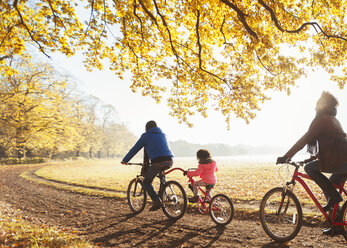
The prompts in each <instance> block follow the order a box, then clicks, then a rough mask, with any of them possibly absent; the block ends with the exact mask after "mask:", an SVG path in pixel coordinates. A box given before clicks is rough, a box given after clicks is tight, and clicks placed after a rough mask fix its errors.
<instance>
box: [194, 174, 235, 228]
mask: <svg viewBox="0 0 347 248" xmlns="http://www.w3.org/2000/svg"><path fill="white" fill-rule="evenodd" d="M188 170H192V169H188ZM188 182H189V185H188V187H189V188H190V189H191V190H193V186H192V185H193V183H194V182H195V181H194V179H193V178H192V177H188ZM212 188H213V185H207V186H206V190H204V189H203V188H202V187H198V189H199V192H200V193H201V194H200V195H199V201H198V202H197V207H198V211H199V212H200V213H201V214H206V213H209V214H210V216H211V218H212V220H213V222H214V223H216V224H217V225H227V224H229V223H230V222H231V220H232V218H233V216H234V205H233V203H232V201H231V200H230V198H229V197H228V196H226V195H224V194H217V195H215V196H213V197H211V194H210V191H211V190H212Z"/></svg>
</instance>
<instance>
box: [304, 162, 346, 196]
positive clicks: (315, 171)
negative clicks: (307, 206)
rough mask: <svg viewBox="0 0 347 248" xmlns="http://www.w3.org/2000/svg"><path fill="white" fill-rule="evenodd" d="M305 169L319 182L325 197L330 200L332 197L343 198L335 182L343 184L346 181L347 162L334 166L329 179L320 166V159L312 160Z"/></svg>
mask: <svg viewBox="0 0 347 248" xmlns="http://www.w3.org/2000/svg"><path fill="white" fill-rule="evenodd" d="M305 171H306V173H307V175H309V176H310V177H311V178H312V180H313V181H314V182H315V183H316V184H318V186H319V187H320V188H321V189H322V190H323V193H324V196H325V198H326V199H327V200H328V199H329V198H332V199H336V200H338V199H341V196H340V194H339V193H338V192H337V190H336V188H335V187H334V185H333V183H334V184H338V185H339V184H341V183H343V182H345V181H346V178H347V164H343V165H341V166H338V167H337V168H333V169H332V170H331V171H330V173H332V174H331V176H330V178H329V179H328V178H327V177H326V176H325V175H324V174H323V173H322V172H321V171H320V170H319V167H318V161H312V162H310V163H308V164H307V165H306V166H305Z"/></svg>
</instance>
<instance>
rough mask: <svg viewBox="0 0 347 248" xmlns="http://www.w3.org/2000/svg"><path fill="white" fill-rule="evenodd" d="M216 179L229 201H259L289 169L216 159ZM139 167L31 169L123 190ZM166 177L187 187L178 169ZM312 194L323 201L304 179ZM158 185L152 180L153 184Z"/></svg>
mask: <svg viewBox="0 0 347 248" xmlns="http://www.w3.org/2000/svg"><path fill="white" fill-rule="evenodd" d="M217 164H218V168H219V170H218V172H217V177H218V182H217V185H216V187H215V189H214V193H224V194H227V195H228V196H229V197H231V198H232V199H233V200H235V201H237V200H248V201H250V200H257V201H259V200H261V198H262V197H263V196H264V194H265V193H266V192H267V191H268V190H270V189H271V188H273V187H278V186H283V185H284V184H285V182H286V181H288V180H290V177H291V173H292V171H293V170H292V168H288V167H287V166H279V165H275V164H274V163H267V162H262V163H254V162H252V163H251V162H229V161H225V160H222V161H221V162H218V161H217ZM196 166H197V162H196V161H195V160H193V159H192V160H190V159H179V160H175V162H174V166H173V167H181V168H183V169H188V168H193V167H196ZM140 168H141V167H140V166H135V165H127V166H126V165H122V164H120V161H119V160H81V161H70V162H62V163H54V164H51V165H48V166H45V167H43V168H41V169H39V170H38V171H36V172H35V174H36V175H38V176H40V177H44V178H47V179H53V180H58V181H62V182H66V183H71V184H77V185H85V186H92V187H100V188H106V189H112V190H117V191H126V189H127V186H128V183H129V181H130V180H131V179H132V178H134V177H135V176H136V175H137V174H138V173H139V172H140ZM167 178H168V180H177V181H179V182H180V183H181V184H182V185H183V186H184V187H185V188H186V190H187V191H188V192H189V190H188V188H187V177H185V176H183V175H182V173H181V172H179V171H174V172H172V173H170V174H168V177H167ZM307 183H308V185H309V186H310V188H311V189H312V190H313V191H314V192H315V193H316V196H317V197H318V199H319V200H321V201H324V200H323V199H324V197H323V194H322V193H321V192H320V190H319V188H318V187H317V186H316V185H315V184H314V183H313V182H311V181H308V182H307ZM157 184H158V180H155V183H154V185H157ZM295 192H296V194H297V196H298V198H299V200H300V202H301V203H312V202H311V200H310V199H308V198H307V195H306V193H305V192H304V191H303V188H302V187H301V186H300V185H299V184H298V185H297V186H296V189H295Z"/></svg>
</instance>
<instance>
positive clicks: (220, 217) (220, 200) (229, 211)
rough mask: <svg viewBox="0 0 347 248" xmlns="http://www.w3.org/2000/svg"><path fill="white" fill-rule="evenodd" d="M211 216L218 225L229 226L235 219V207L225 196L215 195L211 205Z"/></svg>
mask: <svg viewBox="0 0 347 248" xmlns="http://www.w3.org/2000/svg"><path fill="white" fill-rule="evenodd" d="M209 210H210V216H211V218H212V220H213V222H214V223H216V224H217V225H227V224H229V223H230V221H231V220H232V219H233V216H234V205H233V203H232V201H231V200H230V198H229V197H227V196H226V195H224V194H218V195H215V196H214V197H213V198H212V199H211V203H210V207H209Z"/></svg>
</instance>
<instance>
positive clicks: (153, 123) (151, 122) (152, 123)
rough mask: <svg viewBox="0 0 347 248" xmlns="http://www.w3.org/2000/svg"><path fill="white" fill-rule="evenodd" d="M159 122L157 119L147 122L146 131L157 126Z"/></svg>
mask: <svg viewBox="0 0 347 248" xmlns="http://www.w3.org/2000/svg"><path fill="white" fill-rule="evenodd" d="M156 126H157V123H156V122H155V121H149V122H147V123H146V132H147V131H148V130H149V129H151V128H152V127H156Z"/></svg>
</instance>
